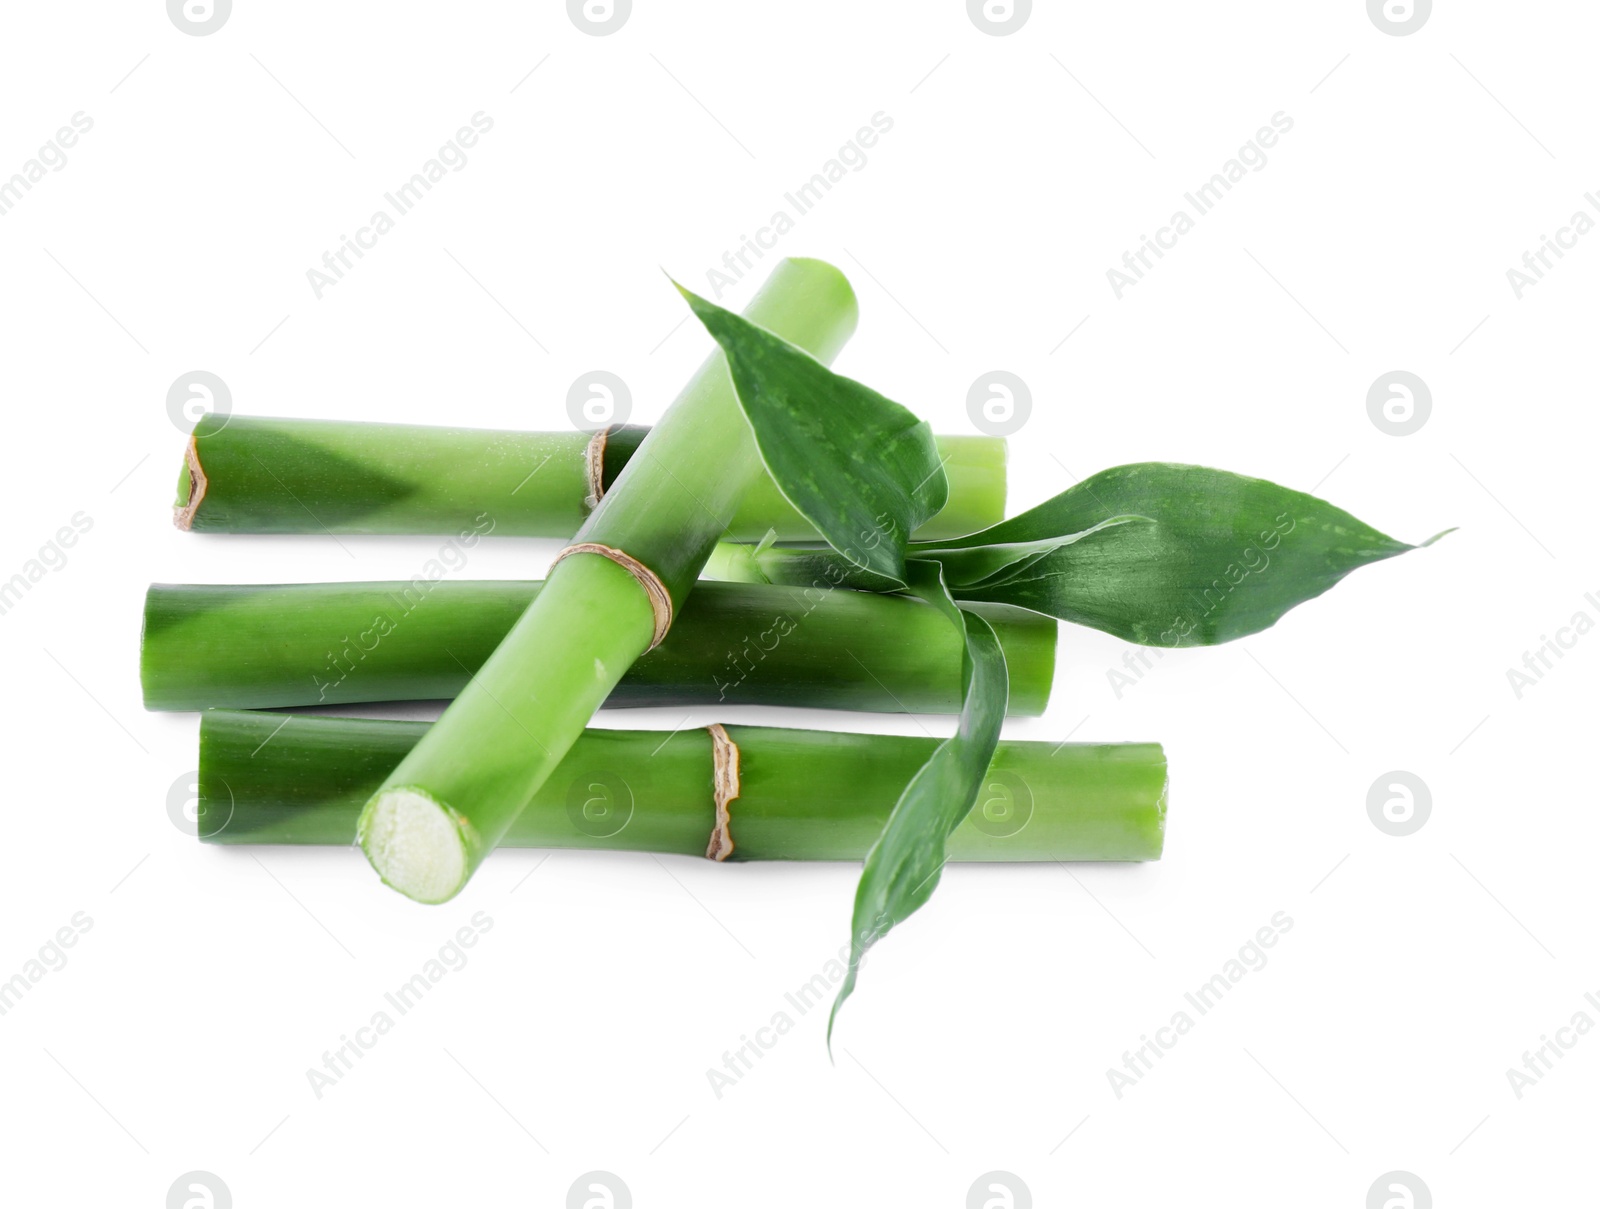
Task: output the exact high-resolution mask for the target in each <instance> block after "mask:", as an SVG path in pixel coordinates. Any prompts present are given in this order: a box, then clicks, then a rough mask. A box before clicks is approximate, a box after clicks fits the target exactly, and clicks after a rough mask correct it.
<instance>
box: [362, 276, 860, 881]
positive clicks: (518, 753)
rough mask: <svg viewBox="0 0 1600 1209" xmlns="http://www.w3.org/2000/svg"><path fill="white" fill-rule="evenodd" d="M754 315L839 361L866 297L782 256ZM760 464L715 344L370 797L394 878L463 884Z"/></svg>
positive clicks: (368, 830)
mask: <svg viewBox="0 0 1600 1209" xmlns="http://www.w3.org/2000/svg"><path fill="white" fill-rule="evenodd" d="M745 314H746V316H747V317H748V318H749V319H750V320H751V321H752V322H754V323H756V324H758V325H760V326H761V327H764V328H766V329H768V330H770V331H772V332H774V333H775V334H776V335H778V336H780V337H782V338H783V339H785V340H788V341H790V342H791V343H793V344H795V345H797V346H799V347H801V348H803V349H805V350H807V351H808V352H810V353H811V354H813V355H814V356H817V357H819V358H820V359H822V360H831V359H832V357H833V356H834V354H835V353H837V351H838V350H839V348H840V347H841V346H842V345H843V343H844V342H845V340H847V339H848V338H849V336H850V334H851V333H852V332H853V331H854V329H855V321H856V302H855V296H854V294H853V293H852V292H851V289H850V286H849V283H848V282H847V281H846V280H845V279H844V277H843V275H842V274H840V273H839V271H838V270H837V269H834V268H833V267H832V266H830V265H827V264H824V263H822V262H821V261H816V260H785V261H783V262H782V263H781V264H779V265H778V267H777V268H776V269H774V270H773V273H772V276H771V277H770V278H769V279H768V280H767V283H766V284H765V285H764V286H763V287H762V289H761V292H760V293H759V294H758V295H757V296H756V298H755V299H754V300H753V301H752V302H751V304H750V307H749V308H748V309H747V311H746V312H745ZM760 472H761V460H760V456H759V454H758V453H757V451H756V446H755V441H754V439H753V438H752V436H751V434H750V429H749V426H748V425H747V423H746V422H745V420H744V416H743V413H742V411H741V410H740V407H739V404H738V400H737V398H736V397H735V395H734V392H733V385H732V382H731V381H730V379H729V377H728V370H727V365H726V361H725V360H724V358H723V356H722V354H721V353H720V351H719V352H717V353H714V354H713V355H712V356H711V357H710V358H709V359H708V360H707V361H706V363H705V364H704V365H703V366H702V367H701V369H700V370H699V372H698V373H697V374H696V375H695V378H694V380H693V381H692V382H691V383H690V384H689V386H688V387H687V388H685V390H684V392H683V394H681V395H680V396H679V397H678V399H677V401H676V402H675V403H674V404H673V405H672V407H671V408H669V409H668V411H667V413H666V415H665V416H664V417H663V418H662V420H661V422H660V423H659V424H657V425H656V426H655V427H654V428H653V429H652V430H651V432H650V435H649V436H648V437H647V438H645V440H644V441H643V442H642V443H641V444H640V446H639V449H638V452H637V453H636V454H635V455H634V457H633V458H632V460H631V461H630V462H629V464H628V465H627V466H626V467H625V468H624V469H623V471H622V474H621V475H620V476H618V478H617V481H616V483H615V485H614V486H613V487H612V489H611V490H610V491H609V492H607V493H606V494H605V496H604V497H603V498H602V499H601V500H600V503H599V505H598V506H597V507H596V508H595V510H594V512H592V513H591V514H590V516H589V518H588V520H586V521H585V522H584V524H583V527H582V528H581V529H580V530H579V531H578V533H577V535H576V538H575V539H574V543H573V545H572V546H569V547H568V548H567V550H566V551H563V554H564V555H570V557H563V558H561V559H560V560H559V561H557V563H556V564H555V566H554V567H553V568H552V569H551V572H550V575H549V578H548V579H547V580H546V582H545V586H544V589H543V590H542V591H540V593H539V594H538V596H536V597H535V598H534V601H533V604H531V605H530V606H529V607H528V610H527V612H525V613H524V614H523V615H522V617H521V618H520V619H519V620H518V621H517V623H516V625H514V626H513V627H512V629H511V631H510V633H509V634H508V635H507V636H506V638H505V641H504V642H502V643H501V644H500V646H499V647H498V648H496V650H495V652H494V654H493V655H491V656H490V657H489V659H488V660H487V661H486V662H485V663H484V665H483V667H481V668H480V669H479V670H478V672H477V674H476V675H475V676H474V677H473V678H472V681H471V682H470V683H469V684H468V685H467V688H466V689H465V690H464V691H463V692H462V693H461V695H460V696H458V697H457V698H456V699H455V700H454V701H453V702H451V704H450V706H449V707H448V708H447V709H446V710H445V712H444V716H443V717H441V718H440V719H439V721H438V722H437V723H435V724H434V726H433V728H432V729H431V730H429V731H428V733H427V734H426V735H425V736H424V737H423V738H422V740H421V742H419V743H418V744H417V746H416V747H414V748H412V750H411V751H410V752H409V753H407V755H406V757H405V758H404V759H403V760H402V761H401V762H400V764H399V766H398V767H396V768H395V769H394V771H393V772H391V773H390V774H389V776H388V778H387V779H386V780H385V781H384V783H383V785H382V786H381V787H380V788H379V789H378V791H377V792H376V793H375V794H374V795H373V796H372V798H371V800H370V801H369V802H368V803H367V805H366V808H365V809H364V810H363V811H362V814H361V818H360V822H359V825H358V829H357V830H358V834H359V836H360V839H361V846H362V849H363V851H365V852H366V854H367V858H368V860H370V861H371V862H372V865H373V867H374V868H375V869H376V870H377V871H378V874H379V876H380V877H382V878H383V880H384V881H385V882H386V883H387V884H388V885H390V886H393V887H394V888H395V889H397V890H399V891H400V892H401V893H403V894H406V895H408V896H410V897H411V898H414V899H416V900H418V901H419V902H428V903H439V902H444V901H446V900H447V899H449V898H451V897H452V896H454V895H455V894H456V893H458V892H459V891H460V889H461V887H462V886H464V885H465V884H466V882H467V879H468V878H469V877H471V875H472V872H473V870H475V869H476V868H477V867H478V865H479V864H480V863H481V862H482V861H483V858H484V857H485V856H486V855H488V853H489V852H490V851H492V850H493V848H494V846H495V845H496V844H497V843H499V841H500V839H501V838H502V837H503V836H504V835H505V833H506V831H507V830H508V829H509V828H510V826H511V824H512V823H513V822H514V821H515V820H516V817H517V815H518V814H519V813H521V811H522V808H523V807H524V806H525V805H527V803H528V802H529V800H531V799H532V797H533V795H534V793H535V792H537V791H538V789H539V786H540V785H542V784H543V783H544V781H545V779H546V778H547V777H548V776H549V775H550V773H551V771H552V770H553V769H554V768H555V767H556V765H557V764H558V763H560V761H561V758H562V757H563V756H564V755H565V754H566V752H567V750H568V749H569V748H570V747H571V746H572V744H573V743H574V742H576V741H577V738H578V736H579V735H580V734H581V733H582V731H583V728H584V726H585V724H587V722H588V721H589V718H590V717H591V716H592V715H593V714H594V711H595V710H596V709H597V708H599V706H600V705H601V703H602V702H604V701H605V699H606V697H608V696H609V695H610V694H611V690H612V689H613V688H615V687H616V685H617V683H618V681H620V680H621V679H622V677H623V675H624V673H626V672H627V670H628V668H629V667H631V666H632V665H633V663H634V661H635V660H636V659H638V658H639V656H640V655H642V654H644V652H645V651H646V650H648V649H649V648H650V647H652V646H654V645H657V644H659V642H660V640H661V638H662V637H663V636H664V635H665V632H666V629H667V628H668V627H669V626H670V624H671V619H672V616H673V614H674V613H675V612H676V611H678V610H679V609H681V607H682V605H683V603H684V601H685V600H686V599H687V597H688V594H689V591H690V589H691V588H692V587H693V585H694V582H695V578H696V576H698V575H699V573H700V569H701V568H702V567H703V566H704V565H705V561H706V558H707V557H708V556H709V555H710V553H711V550H712V547H713V546H714V545H715V544H716V541H717V538H718V537H719V536H720V535H721V534H722V533H724V532H726V531H727V528H728V526H729V524H730V523H731V522H732V520H733V517H734V514H735V512H736V511H737V509H738V505H739V501H740V499H741V498H742V497H743V495H744V493H745V490H746V489H747V488H748V487H749V485H750V484H751V483H752V482H753V481H754V480H755V479H756V478H757V476H758V475H759V474H760Z"/></svg>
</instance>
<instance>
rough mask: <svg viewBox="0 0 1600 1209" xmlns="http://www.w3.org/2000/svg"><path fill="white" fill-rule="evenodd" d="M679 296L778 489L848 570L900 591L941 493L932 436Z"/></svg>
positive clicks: (873, 394) (894, 409) (768, 339)
mask: <svg viewBox="0 0 1600 1209" xmlns="http://www.w3.org/2000/svg"><path fill="white" fill-rule="evenodd" d="M678 291H679V292H680V293H681V294H682V295H683V296H684V298H685V299H686V300H687V301H688V303H689V306H690V307H691V309H693V311H694V313H695V315H696V316H697V317H698V318H699V320H700V322H701V323H703V324H704V325H705V328H706V330H707V331H708V332H710V333H711V336H712V338H713V339H714V340H716V342H717V343H718V344H719V345H721V347H722V351H723V353H724V354H726V356H727V359H728V369H729V371H730V373H731V375H732V377H733V384H734V389H735V391H736V392H737V394H738V396H739V402H740V404H741V406H742V407H743V408H744V413H745V416H746V418H747V419H748V420H749V421H750V427H751V429H752V431H754V433H755V437H756V444H757V446H758V447H759V448H760V450H761V458H762V460H763V461H764V462H765V463H766V464H767V469H768V470H769V471H771V472H772V477H773V479H774V480H775V481H776V482H777V484H778V488H779V490H781V491H782V492H783V494H784V496H785V497H786V498H787V499H788V501H789V502H790V503H791V504H793V505H794V506H795V508H796V510H797V511H799V512H800V514H801V515H802V516H804V517H805V518H806V519H807V520H809V521H810V522H811V523H812V524H813V525H815V526H816V527H817V530H818V531H819V532H820V533H821V534H822V536H823V537H824V538H826V539H827V541H828V544H829V545H831V546H832V547H833V548H834V549H835V550H837V551H839V552H840V553H841V554H843V555H844V556H845V557H846V558H847V559H849V560H850V562H851V563H853V564H854V565H855V566H857V567H861V568H865V569H866V570H868V571H870V572H872V573H873V574H875V575H877V576H879V577H881V578H882V579H883V580H884V581H887V583H888V586H890V587H903V586H904V585H905V583H906V561H905V551H906V545H907V543H908V542H909V541H910V537H911V533H912V531H913V530H915V529H916V528H917V527H919V526H920V525H922V524H923V523H924V522H926V521H927V520H929V519H930V518H931V517H932V516H933V515H934V513H936V512H938V511H939V510H940V509H941V508H943V507H944V505H945V500H946V497H947V495H948V492H949V486H948V484H947V483H946V481H945V476H944V469H943V467H942V466H941V465H940V463H939V451H938V449H937V448H936V447H935V445H934V441H933V430H932V429H931V428H929V427H928V425H927V423H926V422H925V421H921V420H918V419H917V417H916V416H915V415H913V414H912V413H911V412H909V411H907V410H906V409H905V408H904V407H902V406H900V404H898V403H895V402H893V401H892V400H890V399H886V398H884V397H883V396H882V395H880V394H879V393H878V392H877V391H875V390H873V389H872V388H871V387H867V386H863V385H862V384H861V383H859V382H854V381H852V380H851V379H849V378H846V377H843V376H841V375H839V374H836V373H834V372H833V371H832V370H830V369H828V367H827V366H825V365H823V364H822V363H821V362H820V361H818V360H817V359H816V358H814V357H812V356H811V355H810V354H809V353H806V352H805V351H803V350H801V349H798V348H796V347H795V346H794V345H792V344H789V343H788V342H787V341H784V340H781V339H779V338H778V337H777V336H774V335H773V334H772V333H771V332H769V331H766V330H765V329H763V328H760V327H757V326H756V325H755V324H753V323H751V322H750V321H749V320H747V319H743V318H741V317H740V316H738V315H735V314H733V313H732V312H731V311H725V310H723V309H722V308H721V307H719V306H717V305H716V303H714V302H708V301H706V300H705V299H704V298H700V297H698V296H697V295H695V294H693V293H691V292H690V291H689V290H686V289H684V288H683V287H682V286H679V287H678Z"/></svg>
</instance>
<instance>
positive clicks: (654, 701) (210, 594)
mask: <svg viewBox="0 0 1600 1209" xmlns="http://www.w3.org/2000/svg"><path fill="white" fill-rule="evenodd" d="M539 587H540V585H539V584H538V583H536V582H524V581H500V580H494V581H473V580H445V579H429V578H427V577H425V576H418V577H417V578H414V579H411V580H409V581H408V580H398V581H394V582H389V583H333V584H152V585H151V587H150V590H149V592H148V593H147V594H146V595H145V605H144V638H143V644H142V647H141V650H140V659H139V668H140V679H141V680H142V682H143V685H144V703H145V708H146V709H156V710H190V709H213V708H235V709H272V708H282V707H285V706H306V705H344V704H349V703H351V702H360V701H406V700H422V699H432V698H440V699H442V698H448V697H454V696H455V695H456V694H457V693H459V692H460V691H461V690H462V689H463V688H464V687H465V686H466V683H467V681H468V680H469V679H470V677H471V676H472V674H473V673H474V672H476V671H477V670H478V668H479V667H481V666H482V665H483V663H484V662H485V661H486V660H487V659H488V658H489V656H490V654H492V653H493V651H494V649H495V647H496V646H497V645H499V643H500V642H501V640H502V639H504V638H505V636H506V634H507V633H508V632H509V631H510V629H511V627H512V626H513V625H514V624H515V623H516V620H517V618H518V617H520V616H521V615H522V614H523V613H524V612H525V611H526V610H527V608H528V605H529V604H530V603H532V601H533V598H534V596H535V595H536V594H537V593H538V590H539ZM977 611H978V612H980V613H981V614H982V615H983V616H984V617H985V618H986V619H987V620H988V621H989V623H990V625H992V626H993V627H994V630H995V632H996V633H997V634H998V635H999V637H1000V643H1001V646H1002V647H1004V648H1005V652H1006V658H1007V660H1008V661H1009V662H1010V665H1011V668H1012V676H1011V702H1010V712H1011V713H1012V714H1014V715H1020V716H1032V715H1036V714H1040V713H1043V712H1044V707H1045V704H1046V702H1047V700H1048V699H1049V695H1050V687H1051V680H1052V678H1053V675H1054V671H1055V643H1056V629H1057V627H1056V623H1055V621H1053V620H1051V619H1050V618H1047V617H1041V616H1040V615H1039V614H1037V613H1031V612H1028V611H1026V610H1024V609H1015V608H1011V607H1009V606H1006V605H998V606H992V605H980V606H977ZM961 654H962V648H961V636H960V635H959V634H958V633H956V631H955V629H954V627H952V626H951V625H950V623H949V622H948V621H947V620H946V619H945V618H944V617H943V616H942V615H941V614H940V613H939V612H938V611H937V610H936V609H933V608H931V607H929V606H928V605H926V604H924V603H922V602H921V601H919V600H913V599H911V598H910V597H904V596H879V595H876V594H873V593H869V592H851V591H848V590H839V589H825V588H794V587H771V586H768V585H765V584H722V583H702V584H699V585H698V586H697V587H696V588H695V591H694V595H693V596H691V597H690V598H689V600H688V602H687V603H686V604H685V605H684V608H683V611H682V613H680V614H679V616H678V618H677V620H676V622H675V623H674V624H673V627H672V631H671V633H669V634H668V635H667V638H666V641H664V642H663V643H662V644H661V645H660V646H659V647H657V648H656V649H655V650H653V651H650V652H648V653H647V654H645V655H644V656H643V657H642V658H641V659H639V661H638V662H637V663H635V664H634V665H633V666H632V667H631V668H629V669H628V672H627V674H626V675H625V676H623V678H622V682H621V683H620V684H619V685H618V686H617V688H616V689H615V690H614V691H613V692H612V694H611V696H610V697H608V698H607V699H606V704H607V705H608V706H613V707H615V706H632V705H717V704H721V705H792V706H804V707H810V708H814V709H851V710H871V711H875V712H878V713H896V712H912V713H955V712H956V711H957V710H959V709H960V706H961Z"/></svg>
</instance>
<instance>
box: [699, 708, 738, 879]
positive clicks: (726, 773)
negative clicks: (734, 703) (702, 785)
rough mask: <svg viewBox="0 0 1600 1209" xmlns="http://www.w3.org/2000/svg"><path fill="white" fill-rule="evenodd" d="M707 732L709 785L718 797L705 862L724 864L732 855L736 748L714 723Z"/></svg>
mask: <svg viewBox="0 0 1600 1209" xmlns="http://www.w3.org/2000/svg"><path fill="white" fill-rule="evenodd" d="M706 730H707V731H709V732H710V734H711V756H712V760H713V761H714V764H713V767H712V773H711V783H712V786H713V787H714V788H715V790H716V796H717V822H716V826H714V827H713V828H712V829H711V842H710V843H709V844H707V845H706V859H707V860H710V861H725V860H727V859H728V857H730V856H732V855H733V831H732V830H731V824H732V821H733V820H732V816H730V815H729V814H728V803H729V802H731V801H733V799H734V798H736V797H738V796H739V745H738V744H737V743H735V742H734V741H733V740H732V739H730V738H728V732H727V731H725V730H723V729H722V727H721V726H720V725H718V724H716V723H713V724H712V725H710V726H708V727H706Z"/></svg>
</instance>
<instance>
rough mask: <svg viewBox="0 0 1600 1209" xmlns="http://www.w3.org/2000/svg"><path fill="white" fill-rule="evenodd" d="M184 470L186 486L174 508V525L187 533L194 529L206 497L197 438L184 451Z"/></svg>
mask: <svg viewBox="0 0 1600 1209" xmlns="http://www.w3.org/2000/svg"><path fill="white" fill-rule="evenodd" d="M183 468H184V472H185V474H186V476H187V479H186V486H185V485H180V488H181V489H180V490H179V492H178V502H177V503H176V504H174V505H173V506H172V523H173V524H174V525H176V526H178V528H180V529H182V530H183V531H184V532H185V533H187V532H188V531H189V530H190V529H192V528H194V514H195V513H196V512H198V511H199V510H200V501H201V500H203V499H205V497H206V472H205V468H204V467H203V466H201V465H200V442H199V439H198V438H197V437H195V436H192V435H191V436H190V437H189V443H188V444H187V445H186V446H184V449H183Z"/></svg>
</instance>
